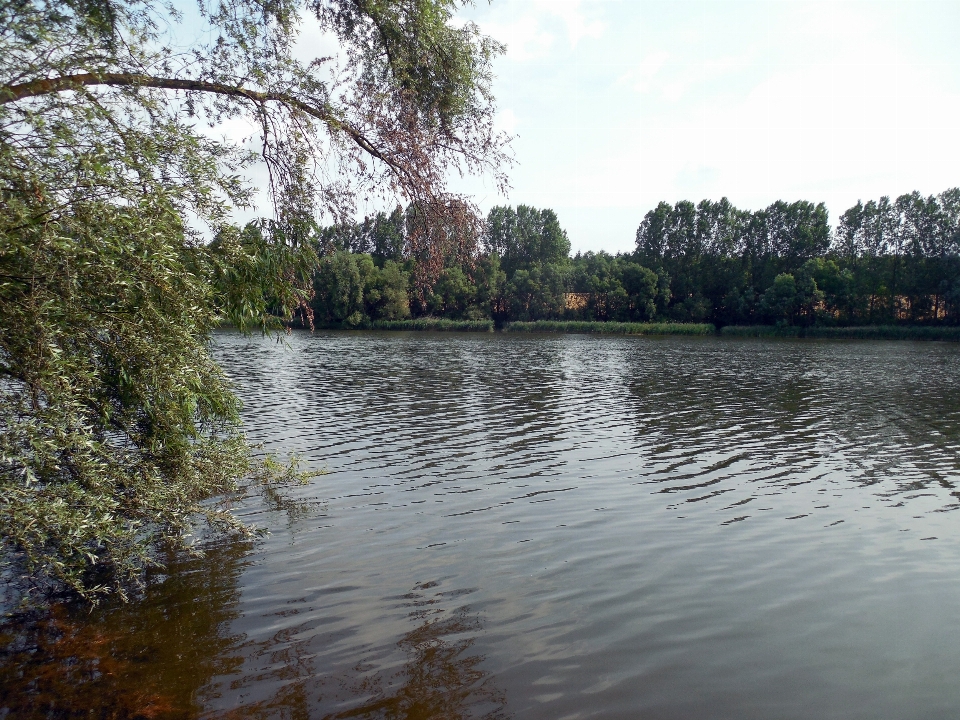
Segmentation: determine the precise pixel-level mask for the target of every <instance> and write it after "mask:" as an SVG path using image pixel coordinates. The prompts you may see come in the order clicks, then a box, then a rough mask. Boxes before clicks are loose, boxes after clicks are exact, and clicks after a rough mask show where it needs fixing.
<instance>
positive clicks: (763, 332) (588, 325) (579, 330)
mask: <svg viewBox="0 0 960 720" xmlns="http://www.w3.org/2000/svg"><path fill="white" fill-rule="evenodd" d="M318 329H321V328H319V327H318ZM322 329H324V330H341V329H356V330H390V331H436V332H483V333H491V332H495V331H499V332H506V333H571V334H581V335H688V336H689V335H720V336H724V337H756V338H811V339H813V338H821V339H834V340H937V341H945V342H960V327H930V326H925V325H914V326H910V325H907V326H899V325H868V326H858V327H817V326H814V327H797V326H790V325H788V326H777V325H727V326H725V327H722V328H717V327H715V326H714V325H712V324H710V323H632V322H599V321H588V320H534V321H516V322H508V323H504V324H503V325H502V326H500V327H497V326H496V325H495V323H494V321H493V320H450V319H447V318H434V317H422V318H415V319H410V320H379V321H377V322H374V323H371V324H369V325H366V326H361V327H357V328H343V327H342V326H330V327H323V328H322Z"/></svg>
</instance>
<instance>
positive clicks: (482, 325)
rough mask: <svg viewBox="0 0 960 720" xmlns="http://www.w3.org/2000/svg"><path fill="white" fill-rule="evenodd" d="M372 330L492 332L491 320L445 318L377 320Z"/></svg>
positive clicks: (372, 325)
mask: <svg viewBox="0 0 960 720" xmlns="http://www.w3.org/2000/svg"><path fill="white" fill-rule="evenodd" d="M370 327H372V328H373V329H374V330H440V331H444V332H493V320H448V319H447V318H431V317H425V318H415V319H413V320H378V321H376V322H374V323H373V324H371V325H370Z"/></svg>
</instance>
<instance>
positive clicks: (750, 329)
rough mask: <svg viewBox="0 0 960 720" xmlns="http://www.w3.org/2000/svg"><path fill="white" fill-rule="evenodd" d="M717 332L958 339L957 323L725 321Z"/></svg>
mask: <svg viewBox="0 0 960 720" xmlns="http://www.w3.org/2000/svg"><path fill="white" fill-rule="evenodd" d="M720 334H721V335H728V336H731V337H791V338H824V339H835V340H941V341H948V342H960V328H958V327H929V326H923V325H919V326H917V325H907V326H903V325H869V326H865V327H864V326H860V327H817V326H811V327H797V326H789V325H727V326H726V327H723V328H721V329H720Z"/></svg>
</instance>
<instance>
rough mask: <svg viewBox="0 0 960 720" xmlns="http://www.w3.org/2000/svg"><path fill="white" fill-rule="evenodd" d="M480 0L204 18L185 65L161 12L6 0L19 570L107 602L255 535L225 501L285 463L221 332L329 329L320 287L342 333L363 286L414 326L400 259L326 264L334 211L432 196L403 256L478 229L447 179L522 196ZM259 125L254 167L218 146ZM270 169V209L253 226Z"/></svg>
mask: <svg viewBox="0 0 960 720" xmlns="http://www.w3.org/2000/svg"><path fill="white" fill-rule="evenodd" d="M456 7H457V3H456V2H454V0H418V2H417V3H414V4H410V3H405V2H404V3H401V2H393V1H386V2H348V1H347V0H329V1H325V2H303V3H300V2H282V3H281V2H260V1H259V0H224V1H223V2H218V3H212V4H211V3H201V4H200V8H199V13H200V17H199V19H197V18H195V19H194V20H192V21H191V23H190V27H189V28H186V37H188V38H190V39H196V40H195V42H194V44H193V45H192V46H190V47H186V48H185V47H183V46H180V47H179V48H178V50H177V52H174V51H173V50H171V49H170V47H171V46H172V45H173V44H174V42H177V43H179V42H180V41H182V39H183V38H175V37H174V38H171V37H168V36H167V35H165V33H167V32H168V31H169V29H170V28H176V27H177V24H178V22H179V20H180V16H179V14H178V13H177V12H176V11H175V10H174V9H172V6H170V5H168V4H167V3H163V2H159V1H157V0H17V1H16V2H7V1H3V0H0V561H2V563H3V565H4V566H5V567H4V568H3V569H2V572H3V573H4V578H5V579H9V578H13V577H20V578H22V579H24V580H25V581H26V583H27V584H32V585H33V586H34V587H35V588H48V589H51V590H56V589H60V588H69V589H71V590H73V591H75V592H76V593H79V594H80V595H82V596H84V597H86V598H88V599H90V600H96V598H98V597H99V596H101V595H102V594H105V593H108V592H116V593H120V594H123V593H124V592H125V590H126V588H128V587H129V586H130V583H131V582H136V581H137V579H138V578H139V577H140V576H141V573H142V571H143V569H144V568H145V567H146V566H149V565H150V564H154V563H157V562H158V558H159V557H160V551H161V550H162V549H164V548H167V547H174V548H176V547H180V548H183V547H185V546H188V545H189V544H190V542H191V541H190V535H191V534H193V533H195V532H196V531H197V522H198V520H203V519H205V520H206V521H207V523H208V526H209V527H210V528H212V529H214V530H223V531H238V532H249V528H243V527H241V526H240V524H239V523H238V522H237V521H236V520H235V519H234V517H233V516H232V515H231V514H230V513H229V511H228V508H227V506H226V505H225V504H222V503H221V504H218V503H217V502H211V498H217V497H219V498H223V499H226V498H228V497H229V495H230V493H232V492H233V491H235V490H237V489H238V487H239V483H240V481H241V480H242V479H244V478H252V479H254V480H257V479H260V480H266V479H267V478H270V477H276V476H277V475H281V476H283V475H284V473H285V471H284V469H283V468H282V467H280V466H278V465H276V464H275V463H272V462H265V463H264V462H255V461H254V458H253V454H252V450H251V448H250V447H249V446H248V445H247V443H246V441H245V439H244V437H243V436H242V434H241V432H240V428H239V426H238V409H239V404H238V402H237V400H236V398H235V397H234V396H233V394H232V392H231V389H230V384H229V382H228V380H227V378H226V377H225V376H224V374H223V373H222V372H221V370H220V369H219V368H218V367H217V365H216V364H215V363H214V362H213V361H212V359H211V357H210V355H209V352H208V340H209V337H210V332H211V330H212V329H213V328H214V327H216V326H217V325H218V324H220V323H223V322H229V323H231V324H233V325H235V326H237V327H239V328H240V329H241V330H249V329H260V330H262V331H269V330H270V329H271V328H281V327H282V323H281V321H286V320H288V319H289V318H290V317H291V315H292V314H293V313H297V314H298V315H299V317H300V318H301V319H302V321H303V322H305V323H307V324H310V322H311V306H310V305H309V304H308V302H307V301H308V300H309V299H310V298H311V295H312V291H313V288H312V284H313V282H314V276H315V275H316V276H317V277H318V278H319V279H320V280H321V281H322V282H321V287H322V288H324V293H326V294H323V293H321V296H322V298H323V302H324V303H326V304H325V305H323V307H324V308H325V309H328V310H329V313H330V318H332V319H337V320H342V321H343V322H346V323H349V322H351V318H352V317H353V315H354V313H356V312H358V310H357V302H358V298H357V292H356V287H358V283H362V285H363V287H364V296H363V302H364V305H363V312H364V313H368V314H371V315H372V316H374V317H377V318H385V319H387V318H394V317H404V316H405V315H404V311H405V308H406V302H407V301H406V293H405V290H398V288H402V287H405V283H406V280H405V276H404V274H403V271H402V270H401V269H400V268H399V267H398V266H396V265H391V264H389V263H386V264H382V265H378V266H377V267H376V268H375V269H374V268H372V267H371V266H370V265H369V264H364V263H360V264H357V263H356V262H355V258H353V257H351V256H346V257H344V256H337V255H335V256H332V257H329V258H324V261H323V263H322V264H321V265H320V271H319V272H315V269H316V266H317V255H316V251H315V247H316V245H315V243H314V239H315V238H316V237H317V229H316V226H315V223H314V218H315V217H317V216H318V215H319V214H320V213H323V212H326V213H327V215H328V216H330V217H340V218H342V217H351V216H353V213H354V204H353V202H354V198H355V197H356V196H357V195H358V194H359V193H363V194H364V195H365V196H366V197H370V196H371V195H376V194H378V193H380V194H386V195H389V196H390V197H400V198H405V199H406V200H408V201H412V200H416V207H417V214H416V221H417V225H416V228H415V230H416V232H408V233H407V234H406V236H405V241H406V242H407V243H408V245H409V246H411V247H415V248H416V249H417V252H419V253H420V256H421V257H425V256H426V255H429V254H430V253H433V254H435V255H442V254H444V253H446V252H448V249H449V248H452V247H454V246H455V245H456V238H457V237H460V236H462V235H463V234H464V233H465V232H466V230H465V228H472V227H474V226H475V225H476V217H475V215H474V213H473V211H472V210H471V208H470V206H469V205H468V204H467V203H466V202H465V201H464V200H463V199H461V198H458V197H455V196H452V195H450V194H449V193H447V192H446V190H445V188H444V186H443V180H442V178H444V177H446V174H447V171H449V170H451V169H459V170H462V171H465V172H485V171H489V172H492V173H493V175H494V177H495V179H496V181H497V182H499V183H501V184H502V182H503V181H504V178H503V175H502V173H501V172H500V170H499V167H500V164H501V163H502V162H503V160H504V155H503V145H504V138H502V137H499V136H497V135H496V134H494V132H493V130H492V123H491V118H492V116H493V112H494V108H493V105H492V100H491V95H490V87H489V85H490V78H491V75H490V61H491V59H492V57H493V56H494V55H496V54H497V53H498V52H500V51H501V49H502V48H501V47H500V46H499V45H497V44H496V43H495V42H493V41H491V40H489V39H488V38H485V37H483V36H482V35H480V33H479V31H478V30H477V28H476V27H475V26H474V25H471V24H465V25H464V24H460V23H454V22H452V17H453V15H452V13H453V11H454V9H455V8H456ZM301 11H305V12H310V13H312V14H313V15H315V17H316V21H317V23H318V24H319V27H320V29H321V30H322V31H325V32H327V33H329V34H330V35H331V36H333V37H336V38H337V39H338V40H339V41H340V43H341V47H342V50H343V57H342V60H341V67H339V69H338V71H337V73H336V80H335V81H334V80H326V79H324V78H330V77H333V76H332V75H331V74H330V73H328V72H327V68H329V67H330V65H329V63H330V62H332V60H331V59H330V58H327V59H318V60H316V61H314V62H308V63H303V62H301V61H300V60H298V59H297V57H296V56H295V55H294V54H293V44H294V41H295V39H296V35H297V32H298V28H299V26H300V16H299V13H300V12H301ZM321 70H323V72H320V71H321ZM239 117H244V118H247V119H248V120H250V121H252V123H253V125H254V126H255V127H257V128H260V129H261V130H262V132H260V134H259V135H258V140H259V142H260V145H261V147H260V151H259V155H258V156H256V157H254V156H252V155H251V154H250V153H249V152H247V151H245V150H244V149H243V148H242V147H240V146H231V145H229V144H226V143H224V142H217V141H213V140H210V139H209V138H208V137H206V136H204V135H203V134H201V133H200V132H199V131H198V130H197V126H198V125H200V124H202V123H205V122H210V123H216V122H218V121H221V120H226V119H232V118H239ZM258 159H259V160H260V161H262V162H264V163H265V164H266V166H267V169H268V171H269V178H270V186H269V190H270V197H271V200H272V211H273V212H272V218H271V219H269V220H266V219H265V220H261V221H258V222H255V223H251V224H250V225H248V226H247V227H245V228H242V229H241V228H238V227H235V226H234V225H233V224H232V223H231V220H230V218H231V215H232V212H233V211H234V210H235V209H236V208H244V207H249V206H250V203H251V199H252V192H251V188H250V187H249V186H248V185H247V184H246V183H245V182H244V180H243V177H242V176H243V173H244V172H245V171H246V169H247V168H248V167H249V165H250V163H251V162H253V161H254V160H258ZM411 228H413V226H412V225H411ZM440 229H442V232H441V230H440ZM378 237H379V236H378ZM389 240H390V239H389V238H386V239H384V240H383V242H384V243H386V244H385V245H383V247H384V248H388V247H389ZM378 247H380V246H378ZM324 273H326V274H324ZM341 278H343V279H344V281H343V283H341V284H339V285H338V284H336V282H334V281H333V280H334V279H336V280H337V282H339V280H340V279H341ZM351 283H352V284H351ZM317 302H320V301H319V300H318V301H317Z"/></svg>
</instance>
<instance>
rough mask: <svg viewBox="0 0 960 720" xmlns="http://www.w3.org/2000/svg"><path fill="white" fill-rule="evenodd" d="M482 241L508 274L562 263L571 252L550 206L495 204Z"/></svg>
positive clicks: (566, 238) (488, 218) (564, 234)
mask: <svg viewBox="0 0 960 720" xmlns="http://www.w3.org/2000/svg"><path fill="white" fill-rule="evenodd" d="M484 242H485V245H486V249H487V251H488V252H491V253H496V254H497V255H498V256H499V258H500V264H501V267H502V268H503V270H504V272H506V273H507V276H508V277H510V276H512V275H513V273H514V271H516V270H519V269H523V270H531V269H532V268H533V267H534V266H536V265H542V264H544V263H563V262H565V261H566V260H567V258H568V257H569V255H570V240H569V238H568V237H567V233H566V231H565V230H564V229H563V228H561V227H560V222H559V220H558V219H557V215H556V213H555V212H554V211H553V210H550V209H545V210H537V209H536V208H532V207H529V206H527V205H519V206H518V207H517V209H516V210H514V209H513V208H512V207H494V208H492V209H491V210H490V212H489V213H488V215H487V224H486V232H485V236H484Z"/></svg>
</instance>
